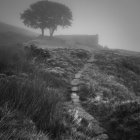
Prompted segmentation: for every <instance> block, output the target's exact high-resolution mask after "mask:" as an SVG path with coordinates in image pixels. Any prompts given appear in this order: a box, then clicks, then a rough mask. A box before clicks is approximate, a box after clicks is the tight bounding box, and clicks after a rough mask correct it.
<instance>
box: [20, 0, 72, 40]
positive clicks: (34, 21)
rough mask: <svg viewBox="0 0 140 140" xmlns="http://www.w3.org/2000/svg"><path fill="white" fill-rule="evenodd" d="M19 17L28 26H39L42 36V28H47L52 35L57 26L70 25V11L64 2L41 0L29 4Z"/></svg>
mask: <svg viewBox="0 0 140 140" xmlns="http://www.w3.org/2000/svg"><path fill="white" fill-rule="evenodd" d="M21 19H22V20H23V23H24V24H25V25H26V26H28V27H32V28H35V29H37V28H40V29H41V31H42V36H44V30H45V29H46V28H47V29H49V31H50V36H51V37H52V36H53V33H54V31H55V30H56V29H57V27H58V26H61V27H68V26H71V21H72V12H71V10H70V9H69V8H68V7H67V6H65V5H64V4H60V3H57V2H52V1H46V0H42V1H39V2H36V3H34V4H32V5H30V7H29V8H28V9H27V10H25V11H24V12H23V13H22V14H21Z"/></svg>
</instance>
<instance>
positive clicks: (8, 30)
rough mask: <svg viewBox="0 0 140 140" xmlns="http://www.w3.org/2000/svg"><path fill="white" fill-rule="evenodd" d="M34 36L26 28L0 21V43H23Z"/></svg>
mask: <svg viewBox="0 0 140 140" xmlns="http://www.w3.org/2000/svg"><path fill="white" fill-rule="evenodd" d="M35 36H36V34H35V33H32V32H30V31H28V30H25V29H22V28H19V27H15V26H12V25H8V24H5V23H2V22H0V45H11V44H17V43H23V42H26V41H29V40H31V39H33V38H34V37H35Z"/></svg>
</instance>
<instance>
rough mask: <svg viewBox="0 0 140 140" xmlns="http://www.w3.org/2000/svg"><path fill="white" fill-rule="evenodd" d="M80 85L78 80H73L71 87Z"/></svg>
mask: <svg viewBox="0 0 140 140" xmlns="http://www.w3.org/2000/svg"><path fill="white" fill-rule="evenodd" d="M78 84H79V80H78V79H73V80H72V81H71V85H72V86H77V85H78Z"/></svg>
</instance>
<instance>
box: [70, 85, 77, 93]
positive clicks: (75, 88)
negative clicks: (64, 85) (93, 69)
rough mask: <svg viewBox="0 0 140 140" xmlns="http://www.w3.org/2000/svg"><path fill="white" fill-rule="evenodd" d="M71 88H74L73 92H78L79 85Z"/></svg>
mask: <svg viewBox="0 0 140 140" xmlns="http://www.w3.org/2000/svg"><path fill="white" fill-rule="evenodd" d="M71 90H72V91H73V92H76V91H78V90H79V89H78V87H76V86H75V87H72V88H71Z"/></svg>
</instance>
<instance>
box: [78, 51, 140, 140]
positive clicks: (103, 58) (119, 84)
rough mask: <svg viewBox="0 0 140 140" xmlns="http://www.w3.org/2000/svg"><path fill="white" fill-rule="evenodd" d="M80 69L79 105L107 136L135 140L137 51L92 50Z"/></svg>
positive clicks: (139, 94) (139, 96)
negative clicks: (87, 64)
mask: <svg viewBox="0 0 140 140" xmlns="http://www.w3.org/2000/svg"><path fill="white" fill-rule="evenodd" d="M94 59H95V60H94V62H91V65H90V67H89V68H88V69H87V70H86V71H85V72H84V74H83V76H82V78H81V81H82V83H83V84H81V85H80V92H79V96H80V99H81V102H82V104H83V107H84V108H85V109H86V110H87V111H88V112H89V113H90V114H92V115H93V116H94V117H95V118H96V119H97V120H99V121H100V123H101V124H102V126H103V127H104V128H105V129H106V130H107V134H108V136H109V140H118V139H119V140H131V139H134V140H138V139H139V136H140V135H139V130H140V127H139V118H140V115H139V114H140V86H139V85H140V55H139V54H138V53H134V52H129V51H121V50H119V51H116V50H115V51H114V50H100V51H94Z"/></svg>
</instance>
